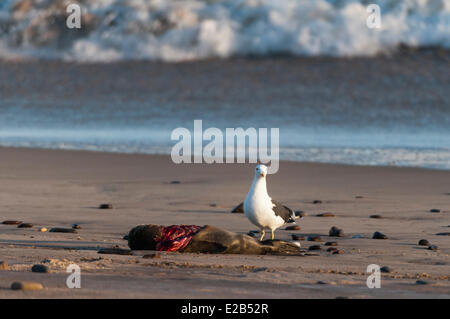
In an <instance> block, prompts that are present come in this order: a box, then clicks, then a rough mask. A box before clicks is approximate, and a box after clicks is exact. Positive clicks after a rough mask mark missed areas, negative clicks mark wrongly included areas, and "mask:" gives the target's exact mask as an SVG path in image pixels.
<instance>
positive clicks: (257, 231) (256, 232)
mask: <svg viewBox="0 0 450 319" xmlns="http://www.w3.org/2000/svg"><path fill="white" fill-rule="evenodd" d="M249 233H255V234H259V233H260V231H259V230H250V231H249Z"/></svg>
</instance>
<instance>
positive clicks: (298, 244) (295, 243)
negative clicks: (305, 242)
mask: <svg viewBox="0 0 450 319" xmlns="http://www.w3.org/2000/svg"><path fill="white" fill-rule="evenodd" d="M291 243H293V244H294V245H296V246H297V247H302V244H301V243H300V242H299V241H297V240H294V241H291Z"/></svg>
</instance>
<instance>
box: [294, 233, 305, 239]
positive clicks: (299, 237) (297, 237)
mask: <svg viewBox="0 0 450 319" xmlns="http://www.w3.org/2000/svg"><path fill="white" fill-rule="evenodd" d="M291 237H292V240H305V237H303V236H299V235H297V234H291Z"/></svg>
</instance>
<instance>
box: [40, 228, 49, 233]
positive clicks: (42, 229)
mask: <svg viewBox="0 0 450 319" xmlns="http://www.w3.org/2000/svg"><path fill="white" fill-rule="evenodd" d="M47 230H48V229H47V228H45V227H41V228H40V229H39V231H40V232H41V233H45V232H46V231H47Z"/></svg>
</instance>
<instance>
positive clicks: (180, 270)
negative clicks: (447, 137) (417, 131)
mask: <svg viewBox="0 0 450 319" xmlns="http://www.w3.org/2000/svg"><path fill="white" fill-rule="evenodd" d="M0 159H1V160H0V201H1V203H2V206H1V208H0V221H3V220H20V221H23V222H28V223H33V225H34V226H33V227H32V228H17V226H12V225H2V224H0V261H6V262H7V263H8V264H9V267H10V270H0V274H1V275H0V298H48V297H50V298H61V297H62V298H103V297H105V298H118V297H120V298H122V297H123V298H172V297H175V298H247V297H248V298H335V297H339V296H344V297H350V298H373V297H375V298H449V297H450V277H449V274H450V258H449V254H450V242H449V237H448V236H442V235H436V234H437V233H442V232H450V228H449V224H450V218H449V216H450V195H449V193H450V172H449V171H438V170H425V169H413V168H388V167H354V166H343V165H327V164H309V163H294V162H281V164H280V171H279V173H278V174H276V175H273V176H269V179H268V187H269V194H271V195H272V197H274V198H275V199H277V200H279V201H282V202H283V203H284V204H286V205H287V206H289V207H291V208H293V209H294V210H303V211H305V212H306V213H307V214H308V216H306V217H304V218H303V219H301V220H299V221H298V224H299V225H300V227H301V230H299V231H286V230H283V229H280V230H278V231H277V232H276V238H278V239H284V240H289V239H290V237H291V234H293V233H296V234H299V235H302V236H305V237H306V236H308V235H310V234H319V235H321V237H322V239H323V242H319V243H317V242H309V241H306V240H304V241H301V244H302V248H306V249H307V248H308V247H309V246H311V245H316V244H320V245H321V246H322V250H321V251H315V252H314V253H316V254H317V256H289V257H282V256H246V255H201V254H180V253H161V257H160V258H154V259H144V258H142V256H143V255H145V254H148V253H151V252H148V251H147V252H144V251H135V252H133V255H132V256H121V255H108V254H98V253H97V251H98V249H99V248H104V247H105V248H108V247H113V246H116V245H117V246H119V247H121V248H127V242H126V241H125V240H123V239H122V237H123V236H124V235H125V234H127V232H128V231H129V230H130V229H131V228H132V227H134V226H136V225H139V224H146V223H155V224H164V225H170V224H197V225H205V224H209V225H214V226H218V227H221V228H224V229H227V230H230V231H234V232H238V233H247V232H248V231H249V230H253V229H255V227H254V226H253V225H252V224H250V222H248V221H247V219H246V218H245V217H244V216H243V215H242V214H231V213H230V210H231V209H232V208H233V206H235V205H236V204H238V203H239V202H241V201H242V200H243V199H244V197H245V195H246V192H247V191H248V188H249V186H250V183H251V179H252V175H253V167H252V166H249V165H245V164H239V165H237V164H235V165H206V164H204V165H198V164H195V165H175V164H173V163H172V162H171V160H170V158H169V157H167V156H153V155H126V154H111V153H93V152H75V151H52V150H35V149H13V148H0ZM175 180H176V181H180V183H179V184H172V183H171V181H175ZM361 196H362V198H361ZM314 200H321V201H322V203H321V204H313V203H312V202H313V201H314ZM101 203H112V204H113V205H114V209H111V210H99V209H97V207H98V205H99V204H101ZM432 208H438V209H440V210H441V213H430V212H429V210H430V209H432ZM323 212H332V213H334V214H335V217H317V216H315V215H316V214H319V213H323ZM374 214H379V215H381V216H382V217H383V218H382V219H373V218H369V216H370V215H374ZM74 223H76V224H79V225H80V226H81V227H82V229H79V230H78V233H77V234H69V233H50V232H45V233H41V232H39V228H41V227H46V228H48V229H50V228H51V227H71V225H72V224H74ZM332 226H337V227H339V228H342V229H343V230H344V232H345V234H346V236H345V237H339V238H335V237H329V236H328V231H329V229H330V228H331V227H332ZM375 231H380V232H382V233H384V234H386V235H387V236H388V239H385V240H377V239H371V237H372V234H373V233H374V232H375ZM358 234H361V235H363V236H364V238H352V236H353V235H358ZM420 239H428V240H429V241H430V242H431V243H432V244H434V245H437V246H438V247H439V249H438V250H437V251H431V250H428V249H427V247H425V246H418V245H417V243H418V241H419V240H420ZM326 241H337V242H338V246H337V248H338V249H340V250H342V254H334V255H333V254H331V253H329V252H327V251H326V248H327V247H326V246H324V245H323V244H324V243H325V242H326ZM39 263H42V264H45V265H47V266H49V267H50V269H51V271H52V272H51V273H50V274H41V273H33V272H31V266H32V265H34V264H39ZM71 263H76V264H78V265H79V266H80V267H81V272H82V277H81V287H82V288H81V289H69V288H67V287H66V279H67V276H68V274H67V273H66V267H67V265H69V264H71ZM368 264H378V265H380V266H389V268H390V269H391V273H383V274H382V280H381V288H380V289H368V288H367V287H366V278H367V274H366V268H367V266H368ZM18 280H28V281H36V282H40V283H42V284H43V286H44V289H43V290H40V291H29V292H23V291H13V290H11V289H10V288H9V287H10V286H11V283H12V282H14V281H18ZM417 280H423V281H425V282H426V283H427V284H425V285H420V284H417V283H416V281H417ZM319 281H321V282H322V283H318V282H319Z"/></svg>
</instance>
